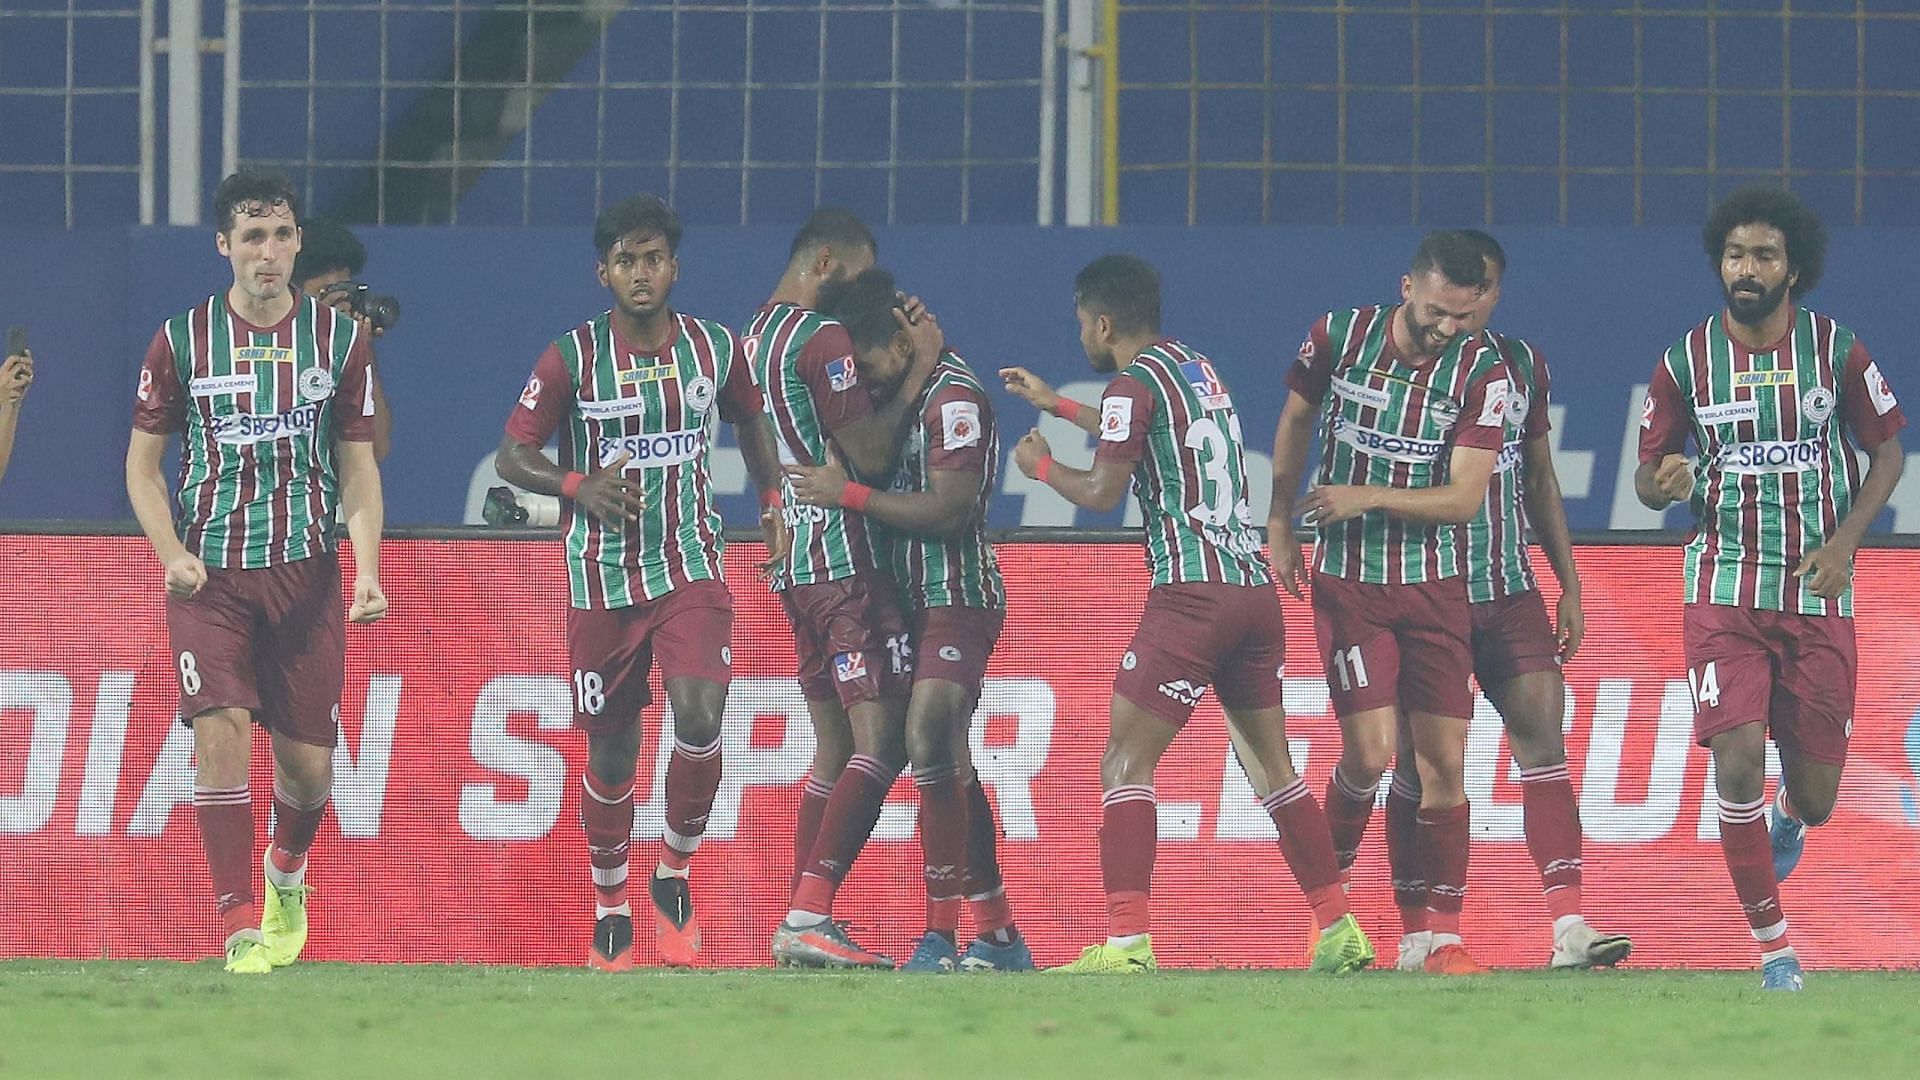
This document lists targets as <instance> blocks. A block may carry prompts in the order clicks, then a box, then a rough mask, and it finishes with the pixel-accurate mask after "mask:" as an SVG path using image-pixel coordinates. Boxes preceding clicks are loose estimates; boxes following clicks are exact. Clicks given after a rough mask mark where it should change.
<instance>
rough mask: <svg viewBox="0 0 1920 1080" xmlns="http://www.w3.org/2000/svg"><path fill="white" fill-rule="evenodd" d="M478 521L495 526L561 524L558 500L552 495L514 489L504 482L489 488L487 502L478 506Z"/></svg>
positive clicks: (544, 526)
mask: <svg viewBox="0 0 1920 1080" xmlns="http://www.w3.org/2000/svg"><path fill="white" fill-rule="evenodd" d="M480 520H482V521H484V522H486V523H487V524H488V525H492V526H495V527H502V526H504V527H509V528H510V527H512V526H515V525H521V526H525V527H527V528H531V529H550V528H552V527H554V526H555V525H558V524H560V500H559V499H557V498H555V497H553V496H552V495H536V494H534V493H532V492H530V491H520V492H516V491H514V489H512V488H510V487H506V486H504V485H502V486H500V487H490V488H488V489H487V501H486V502H485V503H484V504H482V505H481V507H480Z"/></svg>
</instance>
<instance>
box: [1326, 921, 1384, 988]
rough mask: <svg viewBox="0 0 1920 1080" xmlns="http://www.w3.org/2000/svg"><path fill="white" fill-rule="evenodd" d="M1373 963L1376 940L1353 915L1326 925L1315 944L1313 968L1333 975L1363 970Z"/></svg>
mask: <svg viewBox="0 0 1920 1080" xmlns="http://www.w3.org/2000/svg"><path fill="white" fill-rule="evenodd" d="M1371 963H1373V942H1371V941H1368V940H1367V935H1366V932H1365V931H1363V930H1361V929H1360V923H1359V921H1358V920H1357V919H1355V918H1354V917H1353V916H1352V915H1345V916H1342V917H1341V919H1340V921H1339V922H1337V923H1334V924H1333V925H1332V926H1329V927H1327V928H1326V930H1325V931H1323V932H1322V933H1321V934H1320V938H1319V940H1317V941H1315V942H1314V943H1313V965H1312V967H1313V970H1314V971H1324V972H1328V973H1331V974H1335V975H1338V974H1341V973H1344V972H1348V971H1359V970H1360V969H1361V968H1363V967H1366V966H1367V965H1368V964H1371Z"/></svg>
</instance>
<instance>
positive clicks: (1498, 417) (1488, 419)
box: [1478, 379, 1512, 427]
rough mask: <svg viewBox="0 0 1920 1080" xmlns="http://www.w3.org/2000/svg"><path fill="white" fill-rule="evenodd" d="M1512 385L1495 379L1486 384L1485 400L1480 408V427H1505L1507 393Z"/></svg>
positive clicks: (1503, 380) (1504, 380)
mask: <svg viewBox="0 0 1920 1080" xmlns="http://www.w3.org/2000/svg"><path fill="white" fill-rule="evenodd" d="M1511 387H1512V384H1511V383H1510V382H1508V381H1507V380H1506V379H1495V380H1493V381H1492V382H1490V383H1488V384H1487V400H1486V401H1485V402H1484V403H1482V404H1481V406H1480V419H1479V421H1478V423H1479V424H1480V426H1481V427H1505V426H1506V423H1507V405H1508V400H1507V399H1508V396H1509V394H1508V391H1509V390H1510V389H1511Z"/></svg>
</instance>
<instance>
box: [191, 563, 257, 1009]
mask: <svg viewBox="0 0 1920 1080" xmlns="http://www.w3.org/2000/svg"><path fill="white" fill-rule="evenodd" d="M255 572H256V571H231V570H209V571H208V573H207V584H206V586H205V587H203V588H202V589H201V590H200V593H199V595H197V596H195V597H194V598H193V599H191V600H181V599H178V598H175V597H168V598H167V636H168V640H169V644H170V647H171V649H172V652H173V662H174V663H173V667H174V674H175V675H176V676H177V677H178V680H179V686H180V712H179V716H180V718H181V722H182V723H184V724H186V725H187V726H188V727H190V728H192V729H193V768H194V776H193V811H194V819H195V820H196V821H197V822H198V824H199V826H200V846H201V850H202V851H203V852H204V853H205V855H206V859H207V870H208V872H209V874H210V875H211V877H212V878H213V894H214V907H215V909H216V910H217V911H218V912H219V913H220V923H221V927H222V936H223V937H224V938H225V940H226V956H227V970H228V971H231V972H235V973H237V974H262V973H265V972H267V971H271V970H272V964H271V963H270V962H269V961H268V959H267V951H266V945H265V943H264V941H262V939H261V937H260V909H259V904H258V902H257V900H256V898H255V895H254V888H253V865H254V864H253V793H252V785H251V783H250V781H249V770H250V766H251V764H252V760H253V753H252V750H253V727H252V722H251V715H252V713H253V712H254V711H256V710H258V709H259V708H260V696H259V692H258V690H257V689H256V687H255V683H254V673H253V646H252V639H251V625H252V620H253V609H252V607H251V605H250V602H249V601H248V599H247V598H246V597H245V596H244V595H242V590H243V589H244V588H245V586H246V584H247V581H246V579H245V578H242V577H241V576H240V575H242V574H247V573H255Z"/></svg>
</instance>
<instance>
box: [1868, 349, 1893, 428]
mask: <svg viewBox="0 0 1920 1080" xmlns="http://www.w3.org/2000/svg"><path fill="white" fill-rule="evenodd" d="M1863 377H1864V378H1865V379H1866V381H1867V400H1868V401H1871V402H1873V411H1874V414H1875V415H1877V416H1885V415H1887V413H1889V412H1891V411H1892V410H1893V407H1894V406H1895V405H1898V404H1900V402H1899V401H1897V400H1895V399H1894V396H1893V387H1891V386H1888V385H1887V377H1886V376H1885V375H1882V374H1880V362H1879V361H1878V360H1875V361H1873V362H1872V363H1869V364H1868V365H1867V370H1866V372H1865V374H1864V376H1863Z"/></svg>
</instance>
